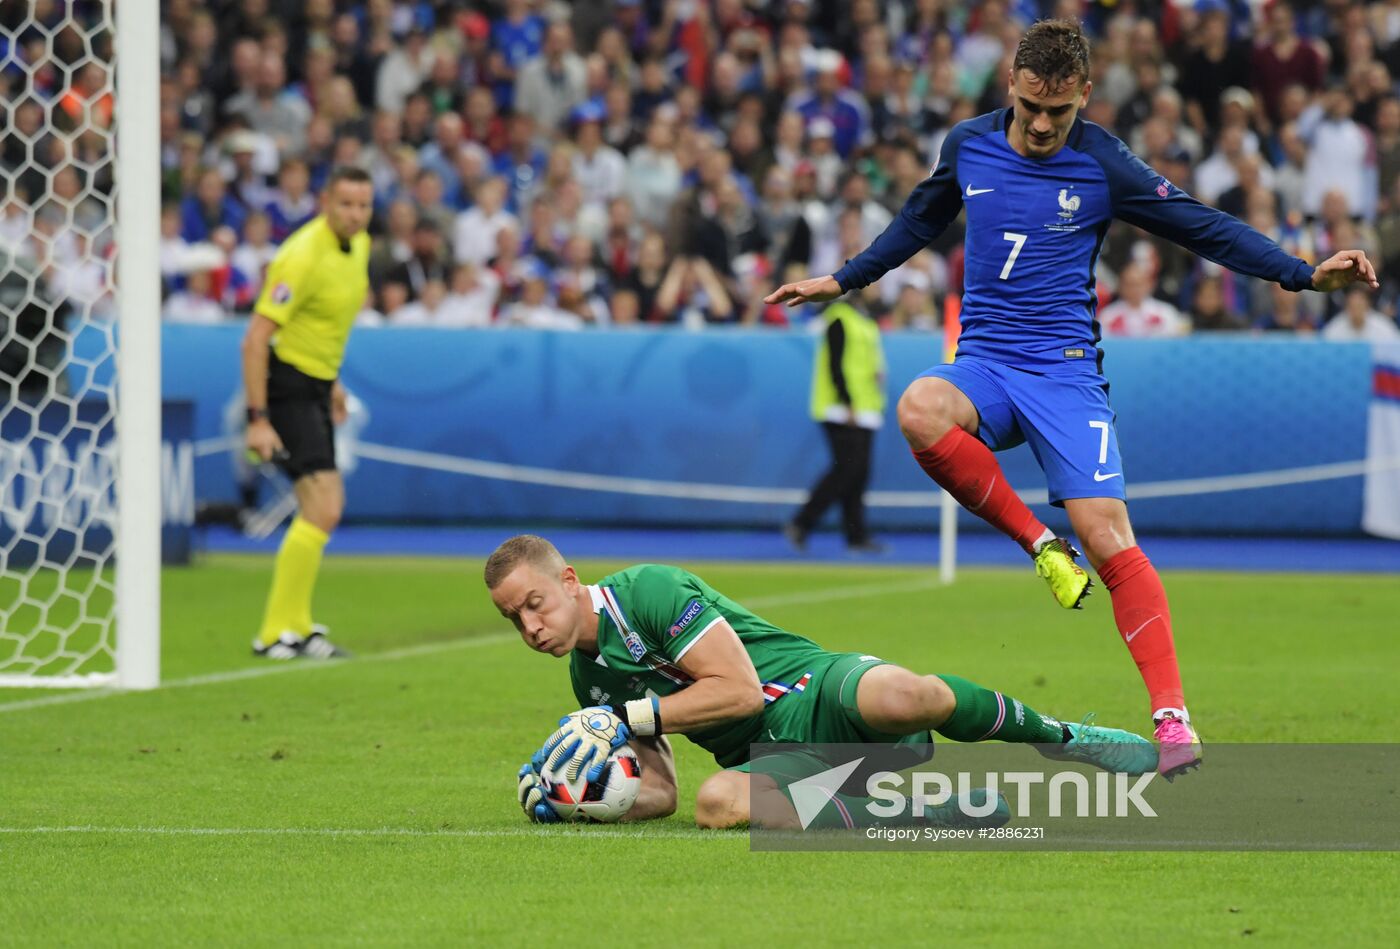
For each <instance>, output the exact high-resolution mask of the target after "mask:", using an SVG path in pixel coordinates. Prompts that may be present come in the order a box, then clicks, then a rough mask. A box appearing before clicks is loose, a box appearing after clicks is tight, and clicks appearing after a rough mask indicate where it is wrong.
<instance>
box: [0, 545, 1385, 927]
mask: <svg viewBox="0 0 1400 949" xmlns="http://www.w3.org/2000/svg"><path fill="white" fill-rule="evenodd" d="M579 566H580V568H581V571H582V573H583V575H584V577H585V579H587V580H593V579H596V578H597V577H599V576H601V574H602V573H603V572H605V571H607V570H609V569H612V568H615V567H617V566H619V564H612V563H597V562H586V563H581V564H580V565H579ZM690 566H694V567H697V569H698V572H699V573H701V575H703V576H705V577H706V579H708V580H709V581H710V582H711V583H713V584H714V585H716V586H717V587H719V588H720V589H721V590H724V591H725V592H727V593H729V594H730V595H732V596H734V597H736V598H738V599H739V600H741V601H744V602H747V603H749V604H750V605H751V606H752V607H753V608H755V609H756V610H758V611H759V612H761V613H763V614H764V615H766V616H768V617H769V618H770V619H772V620H774V621H775V622H778V623H780V624H782V625H784V626H786V627H788V628H790V629H793V630H794V631H797V632H800V633H803V634H805V635H808V636H810V637H812V638H814V639H816V640H817V641H819V642H821V643H823V644H824V645H827V646H829V647H831V648H835V649H842V650H847V649H849V650H857V649H858V650H862V651H868V652H875V653H878V654H880V655H881V656H883V657H885V658H887V659H890V660H892V661H896V662H900V663H902V664H905V665H908V666H910V667H912V668H914V669H916V670H919V671H924V672H956V673H958V674H960V675H964V676H967V677H969V678H972V679H974V680H976V681H979V682H982V683H984V684H988V685H994V686H995V687H997V688H1000V689H1005V690H1006V691H1008V692H1011V693H1012V694H1015V695H1017V696H1019V697H1021V698H1023V699H1025V700H1026V701H1028V702H1030V703H1031V704H1033V705H1034V706H1036V707H1038V708H1041V709H1044V710H1045V711H1048V712H1051V713H1053V714H1058V715H1062V716H1065V717H1071V716H1079V715H1082V714H1083V713H1085V712H1088V711H1095V712H1097V713H1098V715H1099V721H1100V722H1103V723H1105V724H1121V725H1126V726H1128V727H1133V728H1141V727H1143V726H1144V725H1145V722H1144V721H1143V718H1144V713H1145V709H1144V708H1143V703H1144V698H1143V695H1142V690H1141V685H1140V684H1139V681H1138V677H1137V674H1136V670H1135V669H1134V668H1133V665H1132V662H1131V660H1130V658H1129V656H1128V654H1127V652H1126V650H1124V649H1123V647H1122V645H1121V644H1120V643H1119V641H1118V637H1117V635H1116V633H1115V632H1114V631H1113V628H1112V619H1111V615H1110V611H1109V604H1108V601H1107V598H1106V597H1104V596H1102V595H1100V596H1097V597H1095V598H1093V599H1091V600H1090V601H1089V605H1088V609H1087V610H1086V611H1085V612H1084V613H1066V612H1064V611H1061V610H1058V609H1056V608H1055V607H1054V605H1053V604H1052V603H1051V602H1050V601H1049V598H1048V597H1047V596H1046V593H1045V590H1044V589H1043V588H1042V585H1041V584H1040V583H1039V581H1037V580H1036V579H1035V578H1034V576H1033V575H1031V574H1030V573H1029V571H1026V572H1018V573H1012V572H1006V571H992V570H969V571H965V572H964V574H963V575H962V577H960V579H959V581H958V583H957V584H956V585H954V586H953V587H951V588H946V589H945V588H941V587H939V586H937V584H936V580H935V578H934V577H933V575H932V571H928V570H914V569H886V568H857V567H836V566H832V567H821V566H792V565H782V566H779V565H774V566H761V565H752V564H747V565H742V566H732V565H704V564H701V565H690ZM270 567H271V563H270V559H269V558H265V557H232V556H210V557H207V558H204V559H203V560H202V561H201V562H200V564H199V565H198V566H196V567H193V568H187V569H179V570H170V571H167V572H166V573H165V575H164V602H165V604H166V606H165V633H164V637H165V642H164V669H163V674H164V677H165V680H166V682H167V684H168V686H170V687H167V688H162V689H160V690H158V691H155V692H151V693H144V694H128V695H107V696H101V697H95V698H94V697H90V696H89V695H86V694H83V695H81V696H75V697H76V698H78V699H79V700H77V701H65V702H62V703H60V704H45V705H36V704H34V703H35V701H36V700H47V699H49V698H52V697H54V696H53V694H52V693H38V694H36V693H32V692H22V691H17V690H5V691H0V943H2V944H5V945H15V946H50V945H73V946H84V945H107V944H117V945H142V946H151V945H156V946H164V945H189V944H216V945H288V944H293V943H310V944H324V943H327V942H334V943H347V944H377V945H462V944H465V943H468V942H470V943H483V944H519V945H532V946H535V945H541V946H552V945H612V944H623V945H625V944H629V943H632V942H635V941H641V942H643V943H647V942H653V941H657V940H662V941H664V942H667V943H674V944H711V945H719V944H725V945H728V944H734V943H737V942H740V941H745V942H749V941H754V942H765V943H766V942H768V941H769V940H773V939H776V940H779V941H784V942H785V941H789V940H798V939H800V940H801V941H802V942H803V943H808V944H816V945H824V944H845V945H875V944H885V945H904V944H922V943H934V942H937V943H945V942H946V943H951V944H955V945H982V944H988V943H992V942H996V943H1007V944H1011V943H1014V944H1017V945H1023V946H1036V945H1070V944H1075V945H1083V944H1086V943H1088V942H1089V941H1091V940H1093V941H1097V942H1106V943H1107V944H1117V943H1123V942H1128V941H1132V942H1133V943H1146V944H1157V943H1166V942H1167V941H1168V940H1175V941H1176V944H1178V945H1191V946H1194V945H1231V944H1236V945H1238V944H1241V943H1242V942H1248V943H1250V944H1253V943H1268V944H1274V945H1343V944H1345V945H1362V944H1375V945H1381V944H1384V945H1394V944H1395V943H1394V940H1395V937H1396V933H1397V931H1400V910H1397V906H1400V902H1397V901H1396V900H1395V898H1394V894H1395V890H1396V886H1397V882H1400V880H1398V879H1397V878H1400V873H1398V872H1397V861H1396V859H1395V856H1394V855H1393V854H1366V853H1351V854H1347V853H1311V854H1288V853H1268V854H1258V853H1256V854H1250V853H1214V854H1212V853H1173V854H1167V853H1090V854H1084V853H1080V854H1056V853H1045V854H1026V853H1007V854H965V853H964V854H958V853H942V854H940V853H926V852H919V853H867V854H851V853H816V854H781V853H751V852H750V851H749V848H748V842H747V838H746V836H745V835H744V834H743V833H702V832H700V831H697V830H695V829H694V825H693V822H692V819H691V818H692V813H693V794H694V790H695V788H696V786H697V785H698V784H699V782H700V781H701V780H702V779H703V778H704V777H705V776H706V775H707V774H708V773H710V771H711V770H712V768H713V765H712V762H710V760H709V759H708V757H707V756H705V755H704V754H703V753H700V752H699V751H698V750H697V749H694V748H692V747H691V746H689V745H688V743H686V742H685V741H684V740H677V741H676V746H677V753H678V759H679V770H680V777H681V788H682V790H681V804H680V811H679V812H678V813H677V814H676V815H675V816H674V817H672V818H671V819H669V820H665V821H661V822H657V823H654V824H649V825H640V826H623V827H592V828H589V827H568V828H544V829H537V828H532V827H531V826H530V825H528V824H526V823H525V821H524V820H523V818H522V817H521V814H520V811H519V809H518V807H517V805H516V803H515V793H514V792H515V788H514V785H515V780H514V778H515V771H516V769H517V767H518V766H519V764H520V762H522V761H523V760H524V759H525V758H526V757H527V756H528V755H529V753H530V751H531V750H532V749H533V748H535V747H536V746H538V744H539V742H540V741H541V740H542V739H543V738H544V737H545V736H546V735H547V734H548V732H549V731H550V730H551V729H552V728H553V723H554V721H555V719H556V718H557V716H558V715H560V714H562V713H563V712H565V711H568V710H570V709H572V708H573V706H574V703H573V701H572V699H571V697H570V694H569V690H568V684H567V673H566V668H565V664H564V662H562V661H556V660H551V659H549V658H548V657H544V656H539V655H535V654H533V653H531V652H529V651H528V650H527V649H526V648H525V647H524V646H522V645H521V644H520V643H519V642H518V641H516V639H515V635H514V633H513V632H512V631H511V630H510V629H509V627H508V626H506V625H505V624H504V623H503V621H502V620H501V619H500V617H499V616H498V615H496V613H495V612H494V610H493V608H492V606H491V604H490V602H489V601H488V599H487V597H486V594H485V592H484V590H483V588H482V586H481V581H480V563H479V562H475V561H463V560H446V559H391V558H349V557H331V558H329V559H328V560H327V561H326V564H325V568H324V571H323V575H322V580H321V585H320V589H319V593H318V604H319V606H320V610H319V618H321V619H322V620H323V621H325V622H328V623H330V624H331V625H332V626H333V627H334V628H335V629H336V630H337V631H338V633H339V638H340V639H341V640H342V641H343V642H344V643H345V644H346V645H347V646H349V647H351V648H353V649H354V650H356V651H357V652H358V653H359V654H360V658H358V659H356V660H355V661H352V662H346V663H338V664H331V665H319V666H313V665H311V664H291V665H286V666H276V667H269V666H266V665H259V664H258V663H257V662H256V661H255V660H253V659H252V658H251V657H249V656H248V655H247V644H248V640H249V638H250V635H251V631H252V628H253V625H254V622H255V619H256V616H257V613H258V611H259V609H260V605H261V600H262V596H263V594H264V591H265V588H266V583H267V580H268V575H269V571H270ZM1166 582H1167V586H1168V590H1169V592H1170V594H1171V596H1172V606H1173V613H1174V617H1175V625H1176V629H1177V643H1178V649H1179V652H1180V656H1181V660H1182V665H1183V669H1184V671H1185V674H1186V681H1187V688H1188V693H1189V695H1190V698H1191V706H1192V709H1193V711H1194V712H1195V716H1196V719H1197V721H1198V724H1199V725H1200V727H1201V730H1202V733H1203V735H1204V736H1205V738H1206V740H1207V742H1210V741H1212V740H1214V741H1289V742H1293V741H1392V740H1394V727H1393V726H1394V722H1395V713H1394V708H1395V695H1394V687H1395V676H1394V670H1395V669H1396V668H1400V641H1397V640H1396V639H1395V637H1394V636H1393V635H1389V634H1387V633H1386V630H1387V629H1393V622H1394V617H1396V616H1400V584H1396V583H1395V582H1394V581H1393V580H1392V579H1390V578H1380V577H1373V576H1372V577H1359V576H1358V577H1352V576H1310V575H1290V576H1280V575H1250V574H1204V573H1171V574H1168V575H1167V577H1166ZM1387 670H1388V671H1387ZM62 697H64V698H66V697H67V696H62ZM1206 766H1207V767H1209V745H1207V764H1206ZM1279 779H1280V780H1287V775H1286V774H1280V775H1279Z"/></svg>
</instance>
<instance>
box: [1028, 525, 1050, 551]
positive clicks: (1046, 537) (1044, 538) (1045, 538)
mask: <svg viewBox="0 0 1400 949" xmlns="http://www.w3.org/2000/svg"><path fill="white" fill-rule="evenodd" d="M1054 539H1055V532H1054V531H1052V530H1051V529H1050V528H1048V527H1047V528H1045V533H1043V534H1041V535H1040V540H1038V541H1036V542H1035V543H1034V544H1031V554H1032V555H1034V554H1038V553H1040V548H1042V547H1044V546H1045V545H1046V544H1048V543H1050V541H1052V540H1054Z"/></svg>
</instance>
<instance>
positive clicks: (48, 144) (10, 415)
mask: <svg viewBox="0 0 1400 949" xmlns="http://www.w3.org/2000/svg"><path fill="white" fill-rule="evenodd" d="M23 7H24V8H25V10H26V13H25V14H24V15H22V16H20V17H15V16H13V15H11V16H9V17H3V16H0V31H2V32H0V39H3V40H4V41H5V45H6V47H7V49H8V50H9V56H8V59H9V64H10V66H11V70H10V75H9V77H8V78H7V79H6V80H4V81H5V82H7V83H8V85H0V93H2V94H3V95H0V115H2V116H3V119H0V143H5V142H9V143H11V145H10V147H9V148H6V149H5V150H4V152H3V153H0V154H3V158H0V258H3V259H2V260H0V274H4V275H5V280H6V281H8V283H6V284H0V289H4V290H5V291H6V292H4V293H2V294H0V436H3V437H0V687H37V688H65V687H111V686H117V687H120V688H127V689H150V688H155V687H156V686H157V685H158V684H159V682H160V564H161V550H160V545H161V517H162V497H161V473H162V465H161V396H160V385H161V382H160V308H161V296H160V275H159V270H158V266H157V261H156V248H157V247H158V246H159V214H160V141H159V121H158V117H159V109H160V88H159V86H160V56H159V49H158V47H159V36H160V20H159V16H160V14H159V4H157V3H154V2H149V3H148V2H144V0H122V2H114V0H107V2H104V3H103V4H102V5H101V8H100V14H99V15H98V16H97V17H96V18H88V17H86V16H83V15H82V13H80V12H79V13H75V12H74V10H73V8H71V7H68V6H67V5H60V6H58V7H56V8H50V12H49V15H48V16H47V17H46V18H45V19H44V20H43V21H42V22H39V21H36V20H35V18H34V9H35V6H34V5H33V4H24V5H23ZM54 10H57V11H58V12H54ZM10 13H11V14H13V13H14V9H13V8H11V11H10ZM16 66H17V67H18V70H17V72H16V70H15V68H14V67H16ZM114 68H115V76H114V75H113V69H114ZM16 76H18V77H19V78H15V77H16ZM114 255H115V258H114ZM113 259H115V274H113V270H112V261H113ZM114 277H115V279H114Z"/></svg>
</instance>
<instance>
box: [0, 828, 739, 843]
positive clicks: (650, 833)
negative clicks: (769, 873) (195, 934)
mask: <svg viewBox="0 0 1400 949" xmlns="http://www.w3.org/2000/svg"><path fill="white" fill-rule="evenodd" d="M7 834H10V835H21V834H49V835H66V834H96V835H103V834H130V835H135V836H151V837H465V838H473V837H541V838H547V839H549V840H585V839H588V840H594V841H596V840H599V839H600V838H601V839H608V838H624V839H627V840H677V839H692V840H693V839H696V838H707V837H708V838H710V839H712V840H736V839H739V838H740V837H747V836H748V834H747V832H745V831H715V830H701V829H700V828H698V827H690V828H686V827H671V828H664V829H662V828H638V829H636V830H620V829H619V830H607V831H602V832H599V833H593V832H588V833H585V832H582V831H577V830H572V829H566V828H563V827H501V828H493V829H476V830H473V829H470V828H466V829H462V830H454V829H451V828H443V829H438V830H415V829H413V828H408V827H404V828H400V827H94V826H90V825H84V826H73V827H0V836H4V835H7Z"/></svg>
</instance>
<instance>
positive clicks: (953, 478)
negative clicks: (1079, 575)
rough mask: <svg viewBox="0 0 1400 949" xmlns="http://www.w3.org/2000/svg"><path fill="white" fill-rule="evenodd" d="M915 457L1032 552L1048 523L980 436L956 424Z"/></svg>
mask: <svg viewBox="0 0 1400 949" xmlns="http://www.w3.org/2000/svg"><path fill="white" fill-rule="evenodd" d="M914 458H915V460H916V461H918V462H919V467H921V468H923V469H924V471H925V472H926V473H927V474H928V476H929V477H930V478H932V479H933V480H934V481H936V482H938V485H939V487H941V488H943V490H945V491H947V492H948V493H949V494H951V495H952V496H953V499H954V500H956V501H957V502H958V503H959V504H961V505H962V506H963V507H965V508H967V509H968V510H969V511H971V512H972V513H973V514H976V515H977V516H978V517H980V518H982V520H984V521H986V522H987V523H988V524H991V525H992V526H993V527H995V528H996V529H997V530H999V531H1001V532H1002V533H1003V534H1005V535H1007V536H1008V537H1010V538H1011V539H1012V540H1014V541H1016V543H1018V544H1020V545H1021V547H1022V548H1023V549H1024V550H1025V551H1026V553H1032V547H1033V545H1034V544H1035V542H1036V541H1038V540H1040V538H1041V537H1042V536H1043V535H1044V534H1045V525H1044V524H1042V523H1040V520H1039V518H1037V517H1036V516H1035V515H1034V514H1032V513H1031V509H1030V508H1028V507H1026V505H1025V503H1024V502H1022V500H1021V499H1020V498H1019V497H1017V496H1016V492H1015V491H1013V490H1011V485H1009V484H1007V483H1006V475H1004V474H1002V471H1001V465H999V464H997V460H996V457H995V456H994V455H993V454H992V450H991V449H990V448H988V447H987V446H986V445H984V444H982V440H981V439H980V438H977V437H976V436H974V435H969V434H968V433H967V432H965V431H963V430H962V429H960V428H954V429H952V430H951V431H949V432H948V434H947V435H944V436H943V437H942V438H940V439H939V440H938V441H936V442H934V443H933V444H932V445H930V446H929V447H928V448H925V449H923V450H921V451H916V452H914Z"/></svg>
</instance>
